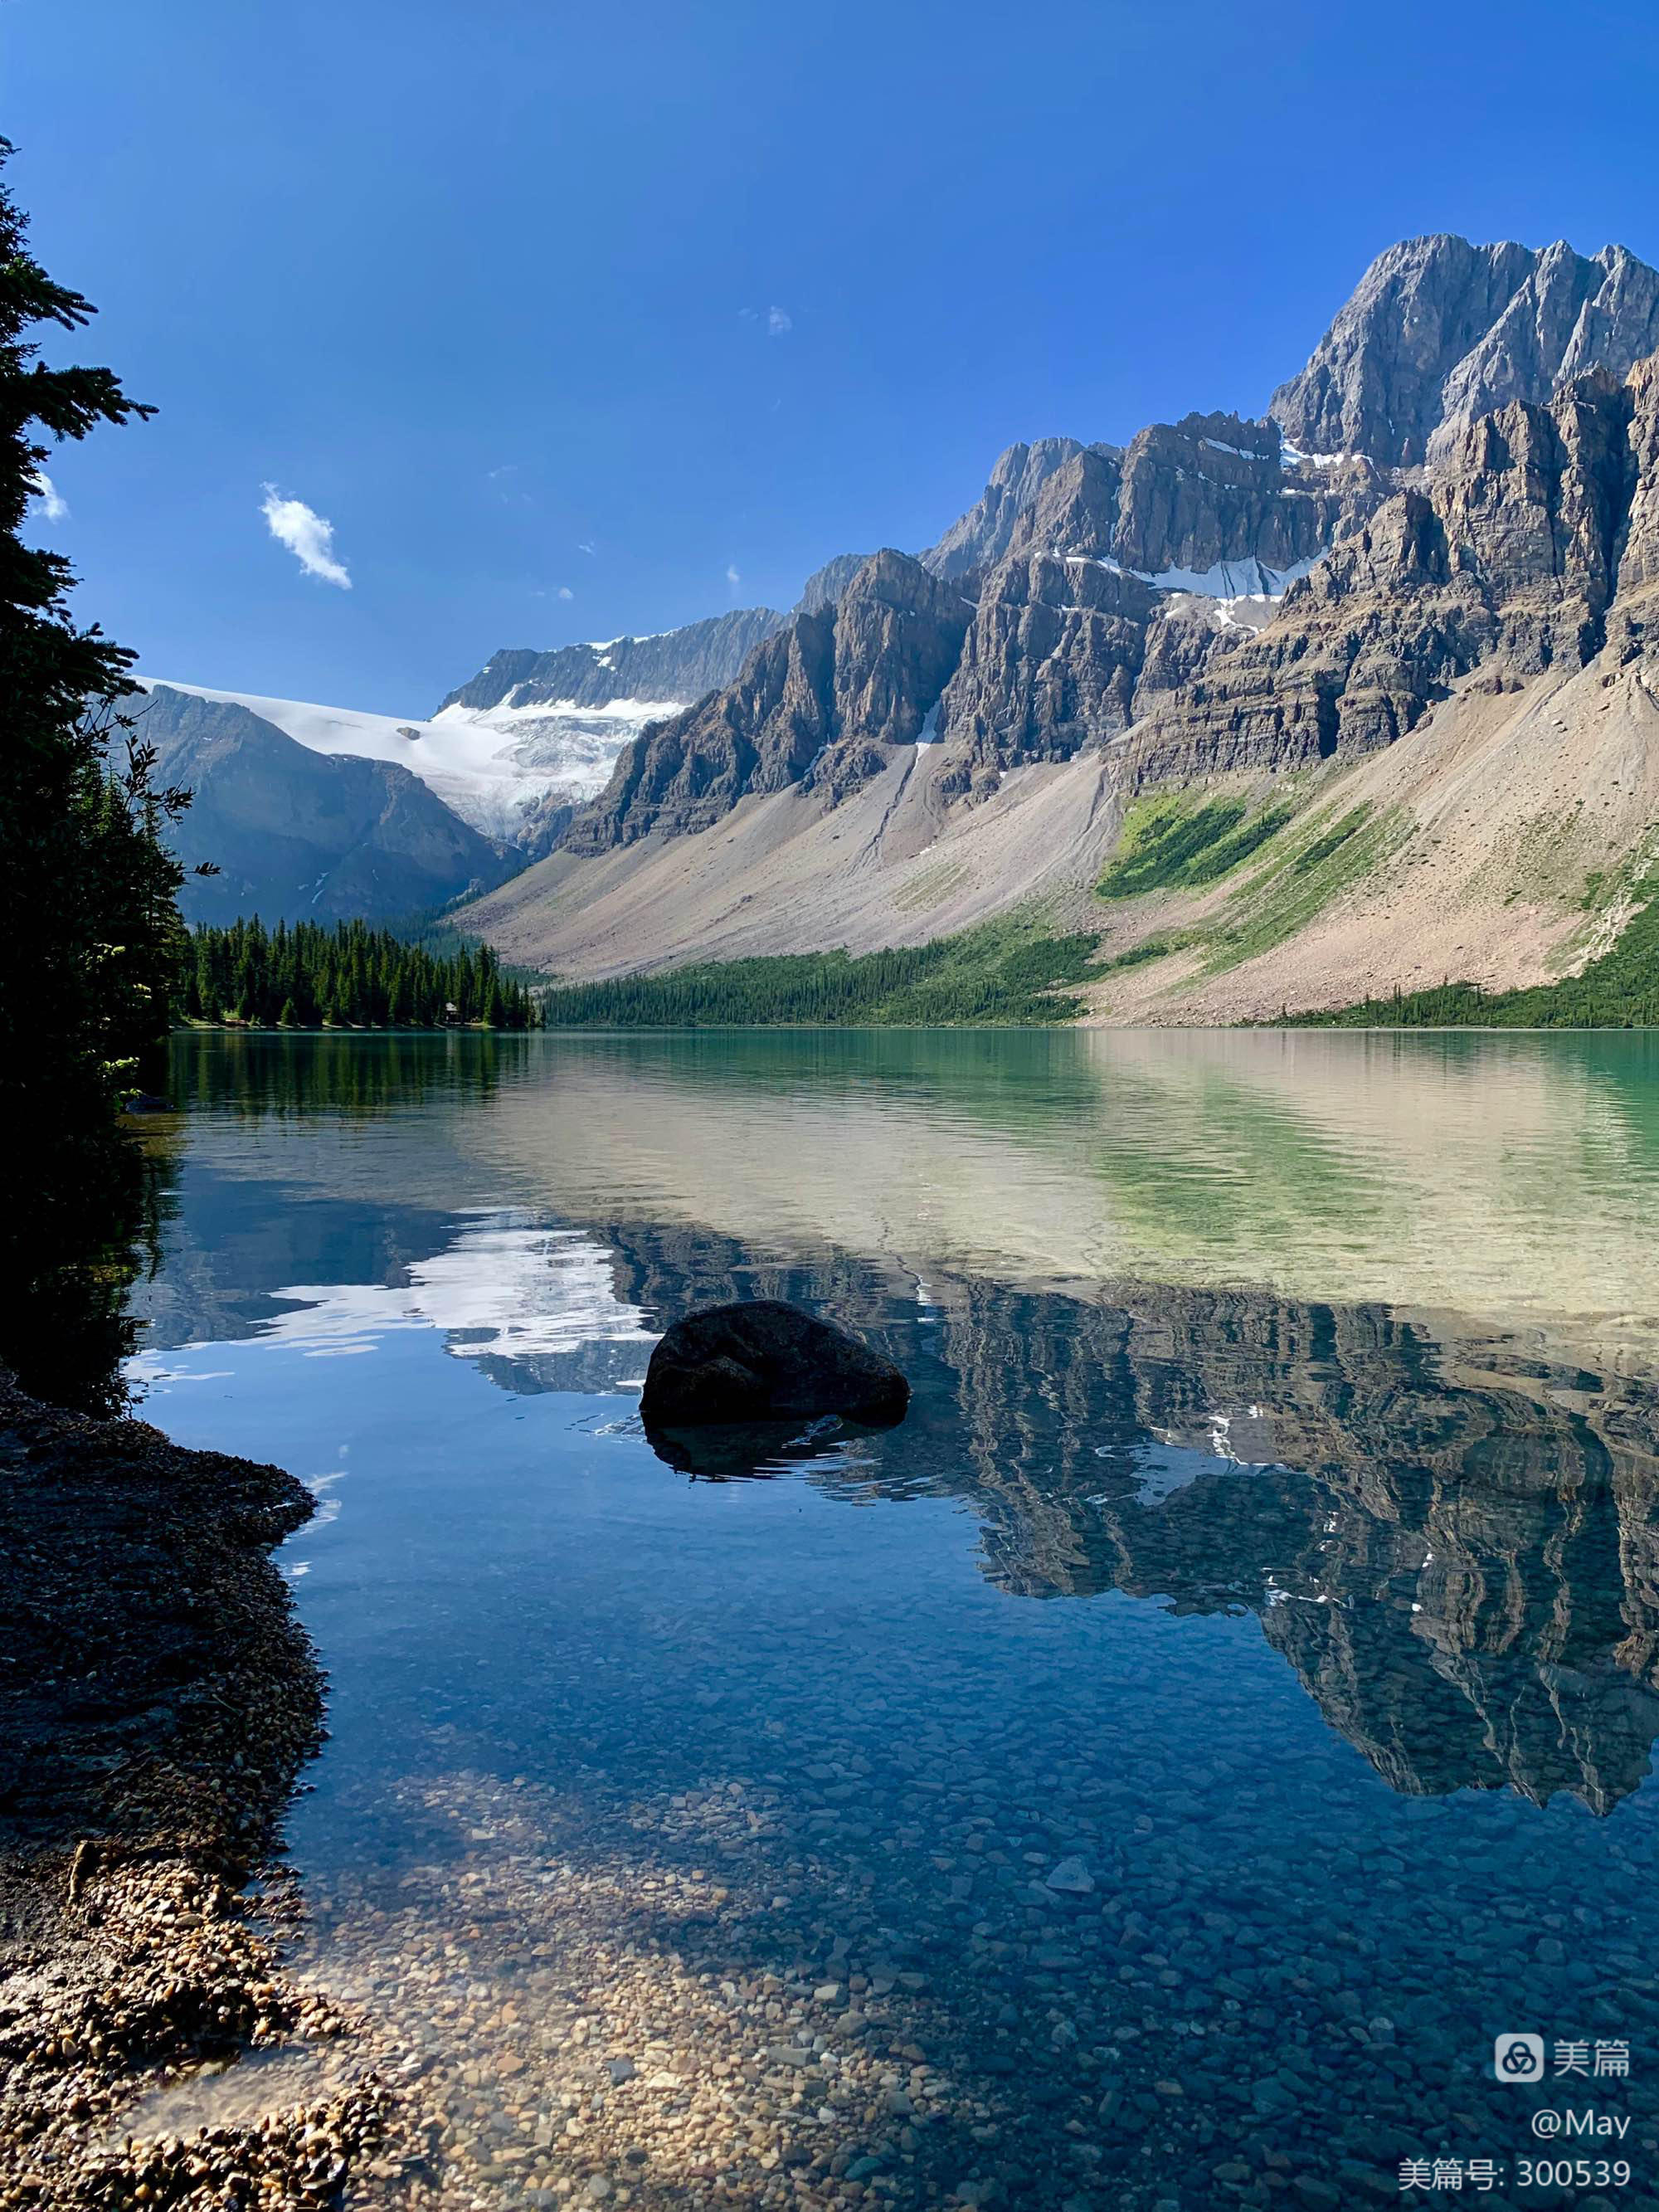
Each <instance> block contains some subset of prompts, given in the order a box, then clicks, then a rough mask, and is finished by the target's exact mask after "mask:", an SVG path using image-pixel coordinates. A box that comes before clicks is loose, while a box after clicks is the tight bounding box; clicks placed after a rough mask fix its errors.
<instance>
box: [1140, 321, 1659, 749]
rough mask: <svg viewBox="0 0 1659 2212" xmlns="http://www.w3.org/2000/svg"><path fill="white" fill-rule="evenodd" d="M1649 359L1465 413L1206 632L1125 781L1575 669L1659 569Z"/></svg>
mask: <svg viewBox="0 0 1659 2212" xmlns="http://www.w3.org/2000/svg"><path fill="white" fill-rule="evenodd" d="M1656 414H1659V362H1656V361H1649V362H1644V363H1643V364H1642V365H1641V366H1640V367H1639V368H1638V369H1637V370H1636V372H1635V373H1634V374H1632V377H1631V379H1630V380H1629V381H1628V382H1627V383H1618V382H1615V381H1614V380H1613V378H1612V377H1611V376H1609V375H1608V374H1606V373H1605V372H1598V373H1597V374H1594V375H1592V376H1590V377H1588V378H1583V379H1580V380H1577V382H1575V383H1573V384H1572V385H1571V386H1567V387H1566V388H1565V390H1564V391H1562V392H1560V393H1559V394H1558V395H1557V397H1556V398H1554V400H1553V402H1551V403H1550V404H1547V405H1541V404H1535V403H1533V402H1530V401H1526V400H1515V401H1512V402H1511V403H1510V404H1509V405H1507V406H1506V407H1504V408H1503V409H1501V410H1498V412H1497V413H1495V414H1492V415H1486V416H1480V418H1478V419H1477V420H1476V421H1474V422H1468V423H1466V424H1465V425H1464V426H1463V427H1462V428H1461V429H1460V430H1459V431H1458V433H1457V435H1456V436H1455V440H1454V441H1452V443H1451V444H1450V445H1449V447H1448V449H1447V453H1446V459H1445V461H1444V464H1443V467H1442V468H1441V469H1440V470H1438V471H1436V472H1435V473H1434V474H1433V475H1432V476H1431V477H1430V478H1429V479H1428V481H1427V483H1426V484H1425V487H1424V488H1421V489H1419V488H1417V487H1415V486H1412V487H1407V489H1402V490H1401V491H1398V492H1396V493H1395V494H1394V495H1392V496H1391V497H1390V498H1389V499H1388V500H1387V501H1385V502H1384V503H1383V505H1382V506H1381V507H1379V508H1378V509H1377V510H1376V513H1374V514H1373V515H1372V516H1371V517H1370V519H1369V520H1367V521H1365V522H1364V523H1363V524H1361V525H1359V526H1356V527H1354V528H1352V530H1351V531H1350V532H1348V534H1347V535H1346V536H1345V537H1343V538H1341V539H1340V542H1339V543H1338V544H1336V546H1335V547H1334V550H1333V551H1332V552H1331V553H1330V554H1329V555H1328V557H1327V558H1325V559H1324V560H1322V561H1321V562H1319V563H1317V564H1316V567H1315V568H1313V569H1312V570H1311V571H1310V574H1308V575H1307V576H1306V577H1305V578H1304V579H1303V580H1299V581H1297V583H1295V584H1294V585H1293V586H1291V589H1290V590H1289V591H1288V592H1286V594H1285V599H1284V601H1283V604H1282V605H1281V606H1280V608H1279V611H1278V613H1277V616H1276V617H1275V619H1274V620H1273V622H1272V623H1269V624H1268V625H1267V627H1266V628H1264V629H1262V630H1261V631H1260V632H1259V633H1257V634H1255V635H1244V634H1243V633H1236V634H1234V635H1227V636H1222V637H1220V638H1218V639H1217V640H1216V641H1215V644H1214V647H1213V648H1212V651H1211V652H1210V653H1208V654H1207V655H1206V659H1205V660H1204V663H1203V665H1201V667H1200V668H1199V669H1198V670H1197V671H1195V672H1194V674H1193V675H1192V676H1191V678H1189V680H1188V681H1187V682H1185V683H1183V684H1179V685H1178V686H1177V687H1176V690H1174V692H1173V693H1172V694H1171V696H1170V698H1169V699H1168V700H1167V701H1166V702H1164V703H1163V704H1162V705H1157V704H1155V703H1154V702H1152V700H1151V698H1150V697H1144V698H1143V700H1142V702H1140V703H1141V704H1142V705H1143V706H1144V707H1145V708H1147V709H1148V712H1147V714H1146V720H1145V722H1144V724H1143V725H1142V726H1141V727H1140V728H1139V730H1138V731H1137V732H1136V735H1135V738H1134V740H1133V743H1132V745H1131V747H1130V753H1129V761H1128V765H1127V771H1126V773H1127V778H1128V781H1130V782H1131V783H1134V782H1140V781H1168V780H1170V779H1177V780H1186V779H1189V778H1192V777H1195V776H1204V775H1212V774H1215V773H1217V772H1218V771H1225V770H1229V769H1241V768H1245V769H1285V768H1295V767H1305V766H1308V765H1310V763H1315V762H1317V761H1320V760H1322V759H1327V758H1330V757H1333V756H1335V757H1354V756H1357V755H1358V754H1361V753H1364V752H1366V751H1369V750H1373V749H1375V748H1376V747H1377V746H1380V745H1386V744H1392V743H1393V742H1394V741H1395V739H1396V738H1400V737H1401V736H1403V735H1404V734H1405V733H1406V732H1408V731H1410V730H1411V729H1413V727H1414V726H1416V725H1417V723H1418V722H1419V721H1420V720H1421V719H1422V718H1423V716H1424V715H1425V714H1426V713H1427V712H1428V711H1429V709H1430V708H1431V707H1432V706H1433V705H1434V704H1435V702H1437V701H1438V700H1440V699H1443V698H1444V697H1445V696H1447V695H1448V693H1449V690H1450V688H1451V686H1452V685H1453V684H1455V683H1456V682H1457V681H1458V680H1459V679H1461V678H1464V677H1466V676H1468V675H1469V674H1470V673H1471V672H1472V671H1474V670H1476V669H1477V668H1484V669H1485V670H1486V675H1487V680H1489V681H1491V682H1492V683H1495V684H1498V685H1500V686H1501V685H1502V684H1504V683H1505V682H1512V683H1514V684H1517V685H1518V684H1520V683H1522V682H1523V681H1524V680H1526V679H1527V678H1530V677H1534V676H1536V675H1539V674H1541V672H1543V671H1545V670H1547V669H1550V668H1559V667H1568V668H1578V667H1582V666H1583V665H1585V664H1586V663H1587V662H1588V661H1589V659H1591V658H1592V656H1593V655H1595V653H1598V652H1599V651H1600V650H1601V647H1602V645H1603V643H1604V641H1605V639H1606V635H1607V617H1608V611H1609V609H1610V608H1611V607H1612V605H1613V602H1614V599H1615V598H1616V596H1617V595H1618V593H1619V592H1620V589H1621V587H1626V586H1627V587H1628V589H1629V590H1631V591H1632V592H1634V591H1635V590H1637V589H1638V587H1639V586H1641V585H1642V584H1644V583H1645V582H1647V581H1649V580H1651V578H1652V575H1653V574H1654V572H1655V565H1656V555H1655V550H1654V546H1655V538H1656V529H1655V524H1656V520H1659V494H1656V479H1655V474H1654V455H1655V452H1656V447H1659V430H1656V427H1655V424H1656Z"/></svg>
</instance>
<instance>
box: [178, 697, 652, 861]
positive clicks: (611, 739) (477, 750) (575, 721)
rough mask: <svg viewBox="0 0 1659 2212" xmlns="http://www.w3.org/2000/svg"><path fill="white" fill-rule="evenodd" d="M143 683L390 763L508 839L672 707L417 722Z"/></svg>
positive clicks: (620, 703)
mask: <svg viewBox="0 0 1659 2212" xmlns="http://www.w3.org/2000/svg"><path fill="white" fill-rule="evenodd" d="M146 680H147V681H152V682H156V683H165V684H167V685H168V686H169V687H170V688H171V689H172V690H175V691H185V692H190V693H192V694H194V696H196V697H197V698H200V699H218V700H222V701H225V702H228V703H229V704H230V705H232V706H238V707H246V708H247V709H248V711H249V712H250V713H251V714H258V716H259V718H260V719H261V720H263V721H266V722H270V723H272V724H273V725H274V726H276V728H277V729H279V730H281V731H282V732H283V734H284V735H285V736H287V737H290V738H294V739H295V742H296V743H297V744H302V745H304V746H305V747H306V748H307V750H308V751H311V752H314V753H346V754H350V755H354V756H355V757H357V758H359V759H362V760H378V761H391V762H394V763H396V764H397V765H398V767H399V768H406V769H410V771H411V772H412V773H413V774H414V775H417V776H419V777H420V779H421V781H422V783H424V784H425V785H426V786H427V787H428V789H430V790H431V791H433V792H434V793H436V795H437V796H438V797H439V798H440V799H442V800H443V802H444V804H445V805H447V806H449V807H451V808H453V811H455V812H456V813H457V814H459V816H460V817H461V819H462V820H463V821H464V822H466V823H471V826H472V828H474V829H478V830H481V831H482V832H483V835H484V836H488V837H499V838H504V839H506V840H507V841H508V842H513V841H515V840H516V838H517V837H518V836H519V834H520V829H521V828H522V827H523V826H524V824H525V823H526V817H530V816H531V815H532V813H533V812H535V811H538V810H539V809H540V808H541V806H542V804H543V802H544V801H545V800H547V799H554V800H568V802H569V803H570V804H572V805H580V804H581V803H582V802H583V801H584V800H586V799H592V797H594V796H595V794H596V793H599V791H601V790H602V789H603V788H604V787H605V781H606V779H607V778H608V776H609V775H610V774H611V766H612V763H614V762H615V760H616V757H617V754H618V753H619V752H620V751H621V750H622V749H623V745H625V744H627V743H628V741H629V738H633V737H636V736H637V735H638V734H639V732H640V731H641V729H642V728H643V727H644V726H645V724H646V723H647V722H648V721H652V720H656V719H658V718H659V717H660V716H662V715H665V714H673V713H675V712H676V711H677V709H678V706H679V704H680V702H678V701H676V700H649V699H616V700H612V701H611V702H609V703H608V704H607V705H605V706H604V707H599V708H594V707H580V706H578V705H577V704H576V703H575V702H574V701H563V700H554V701H550V702H545V703H543V704H541V705H538V706H536V707H534V708H516V707H512V706H508V705H506V704H501V705H499V706H496V707H494V708H484V709H475V708H468V707H460V706H452V707H446V708H444V709H443V711H442V713H441V714H439V715H438V716H437V717H436V718H435V720H430V721H422V720H416V719H414V718H410V719H408V720H405V719H404V718H402V717H400V716H398V715H396V714H360V713H358V712H356V710H355V709H353V708H349V707H323V706H318V705H316V704H314V703H313V702H309V701H307V700H301V699H270V698H266V697H264V696H262V695H260V694H258V693H256V692H252V691H216V690H211V689H210V688H209V687H208V686H207V685H205V684H180V683H179V682H177V681H176V680H175V679H174V678H172V677H166V678H161V677H157V678H147V679H146Z"/></svg>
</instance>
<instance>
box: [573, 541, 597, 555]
mask: <svg viewBox="0 0 1659 2212" xmlns="http://www.w3.org/2000/svg"><path fill="white" fill-rule="evenodd" d="M576 550H577V551H578V552H579V553H597V552H598V550H599V548H598V546H597V545H595V544H594V543H593V541H592V538H582V539H580V541H579V542H578V544H577V546H576Z"/></svg>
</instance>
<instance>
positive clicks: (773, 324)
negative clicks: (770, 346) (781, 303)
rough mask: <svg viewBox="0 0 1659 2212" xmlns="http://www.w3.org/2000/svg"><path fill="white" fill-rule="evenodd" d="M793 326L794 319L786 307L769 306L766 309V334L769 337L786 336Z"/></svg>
mask: <svg viewBox="0 0 1659 2212" xmlns="http://www.w3.org/2000/svg"><path fill="white" fill-rule="evenodd" d="M794 327H795V319H794V317H793V315H792V314H791V313H789V310H788V309H787V307H769V308H768V309H767V311H766V335H767V337H769V338H783V337H788V335H789V333H790V331H793V329H794Z"/></svg>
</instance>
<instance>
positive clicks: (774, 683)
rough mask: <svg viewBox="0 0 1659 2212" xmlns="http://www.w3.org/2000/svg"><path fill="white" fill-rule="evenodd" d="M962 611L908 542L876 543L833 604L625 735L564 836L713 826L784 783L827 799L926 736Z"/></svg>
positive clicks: (572, 844)
mask: <svg viewBox="0 0 1659 2212" xmlns="http://www.w3.org/2000/svg"><path fill="white" fill-rule="evenodd" d="M968 613H969V609H968V606H967V604H966V603H965V602H964V601H963V599H962V597H961V595H960V594H959V593H958V592H956V591H955V590H953V589H952V588H951V586H949V585H946V584H943V583H941V582H940V581H939V580H938V579H937V578H936V577H934V576H933V575H931V574H929V573H928V571H927V569H925V568H922V566H921V563H920V562H916V561H913V560H912V559H911V558H910V557H909V556H908V554H903V553H896V552H893V551H890V550H889V551H884V552H880V553H872V555H871V556H870V558H869V559H868V560H867V561H866V562H864V564H863V565H862V567H861V568H860V569H859V571H858V573H857V574H856V575H855V576H854V580H853V581H852V583H851V584H850V585H849V586H848V588H847V589H846V590H845V591H844V592H842V596H841V598H840V599H839V600H838V601H837V602H836V604H835V605H833V606H829V607H821V608H819V609H817V611H813V612H811V613H808V614H801V615H797V616H796V617H794V619H793V621H792V622H790V623H788V625H787V628H785V629H782V630H781V631H779V632H778V633H777V635H775V636H773V637H770V638H768V639H767V640H766V641H764V642H763V644H761V645H760V646H758V647H757V648H756V649H755V651H754V652H753V653H750V656H749V659H747V661H745V663H744V666H743V669H742V671H741V673H740V674H739V675H738V678H737V681H736V682H735V683H733V684H730V685H728V686H727V687H726V690H723V691H717V692H714V693H713V694H712V695H711V696H709V697H708V698H706V699H704V700H702V702H700V703H699V704H698V705H696V706H695V707H692V708H688V709H687V711H686V712H685V713H684V714H678V715H675V716H673V717H672V718H671V719H670V720H665V721H662V722H657V723H653V724H652V725H651V726H649V727H648V728H647V730H646V731H645V732H643V734H642V735H641V736H640V737H639V738H635V740H634V742H633V743H632V744H629V746H627V747H626V748H625V749H624V750H623V754H622V756H621V757H620V758H619V760H618V761H617V766H616V769H615V771H614V772H613V774H612V775H611V781H610V783H609V784H608V785H607V786H606V787H605V791H604V792H603V793H601V794H600V796H599V799H597V800H595V802H594V803H593V805H592V806H591V807H590V808H589V809H588V810H587V811H586V813H585V814H583V815H581V816H580V817H578V818H577V820H576V821H575V823H573V824H572V826H571V828H570V829H569V831H568V833H567V836H566V845H567V848H568V850H569V851H571V852H573V853H595V852H603V851H605V850H607V849H608V848H611V846H615V845H628V844H632V843H633V842H635V840H636V839H637V838H640V837H643V836H647V835H649V834H650V833H651V832H652V831H653V830H657V831H661V832H663V833H665V834H667V835H671V836H673V835H681V834H684V833H685V832H687V831H690V830H696V829H707V828H708V826H709V824H710V823H713V822H715V821H717V820H718V819H719V818H720V816H721V815H722V814H724V813H726V812H727V811H729V810H730V809H731V808H732V806H734V805H736V804H737V802H738V799H742V798H744V797H747V796H748V795H750V793H754V794H761V793H767V792H773V791H781V790H783V789H785V788H787V787H788V786H790V785H792V784H799V785H802V786H803V787H805V788H807V789H809V790H817V791H821V792H823V793H825V794H826V795H827V796H828V797H829V799H831V800H832V801H833V800H834V799H836V797H838V796H840V795H841V794H842V793H843V792H844V791H845V790H847V789H848V788H850V787H852V785H853V784H854V783H856V782H858V781H860V780H861V779H862V778H863V777H864V776H866V775H869V774H871V773H872V771H873V769H876V768H878V767H879V766H880V765H881V763H882V760H883V755H882V753H881V751H880V750H879V748H880V747H882V746H883V745H887V744H908V743H910V742H911V741H913V740H914V739H915V738H917V737H919V736H920V735H921V731H922V726H923V724H924V722H925V721H926V720H927V714H928V711H929V709H930V708H932V707H933V705H934V703H935V702H936V701H937V700H938V698H939V694H940V692H941V691H942V690H943V689H944V687H945V679H946V678H947V677H948V676H949V675H950V673H951V669H952V668H953V667H954V665H955V664H956V659H957V654H958V653H960V651H961V647H962V639H963V632H964V631H965V629H966V628H967V623H968Z"/></svg>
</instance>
